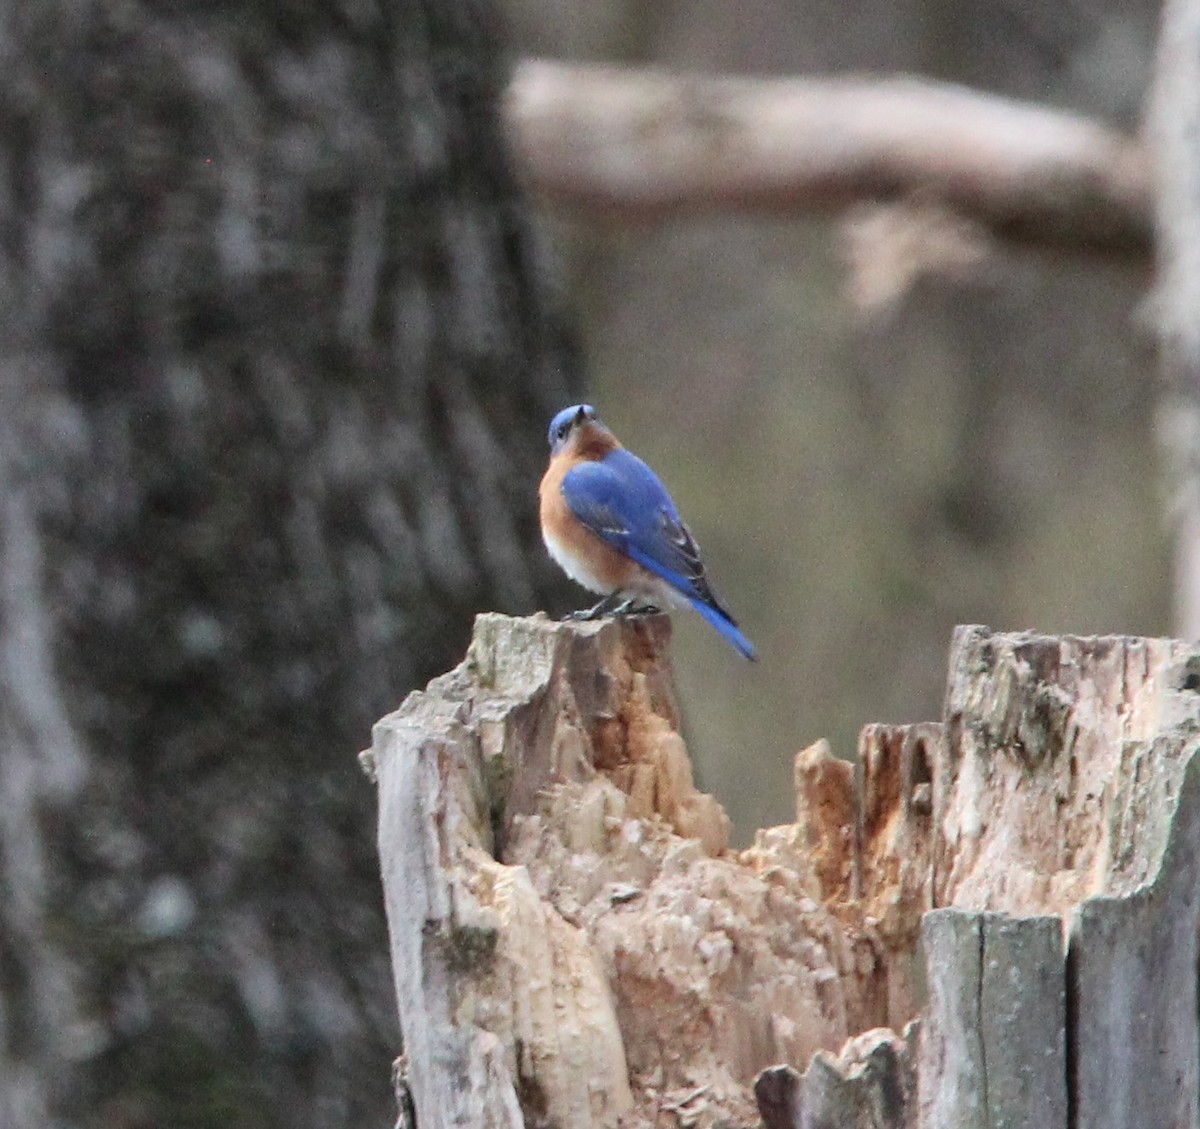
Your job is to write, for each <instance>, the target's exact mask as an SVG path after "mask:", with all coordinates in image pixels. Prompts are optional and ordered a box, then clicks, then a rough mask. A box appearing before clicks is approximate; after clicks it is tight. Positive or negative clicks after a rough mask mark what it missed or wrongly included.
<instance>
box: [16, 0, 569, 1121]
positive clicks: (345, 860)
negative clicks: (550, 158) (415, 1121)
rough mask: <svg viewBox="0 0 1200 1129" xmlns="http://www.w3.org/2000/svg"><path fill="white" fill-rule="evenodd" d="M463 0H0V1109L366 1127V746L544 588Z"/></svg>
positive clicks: (519, 267)
mask: <svg viewBox="0 0 1200 1129" xmlns="http://www.w3.org/2000/svg"><path fill="white" fill-rule="evenodd" d="M504 81H505V75H504V73H503V71H502V68H501V66H500V64H499V61H498V59H497V57H496V52H495V48H494V39H493V35H492V29H491V28H490V26H489V22H488V18H487V10H486V6H485V5H479V4H476V3H474V2H473V0H439V2H437V3H432V2H430V3H426V2H420V0H395V2H388V3H384V4H381V5H365V6H364V5H359V4H353V3H335V2H328V3H318V4H309V5H283V6H271V5H266V4H257V3H254V4H246V5H239V6H235V7H227V6H223V5H219V6H217V7H215V8H213V7H211V6H209V7H207V8H205V9H204V10H203V12H201V11H199V10H196V11H194V12H193V11H185V10H184V9H181V8H176V7H170V6H167V7H164V6H162V5H151V4H144V3H132V4H125V5H100V6H95V5H82V6H81V5H78V4H75V3H73V2H71V0H21V2H20V3H17V2H15V0H8V2H6V3H3V4H0V135H2V136H3V137H4V144H3V147H2V149H0V373H2V379H0V390H2V395H3V406H2V407H0V741H2V747H0V935H2V936H3V937H4V942H3V944H2V945H0V1124H3V1125H4V1126H6V1127H11V1129H33V1127H42V1126H48V1125H51V1124H55V1125H59V1124H67V1123H70V1124H74V1125H79V1126H101V1125H103V1126H106V1127H121V1126H163V1125H175V1126H208V1125H215V1124H220V1125H223V1126H263V1125H272V1124H279V1125H287V1126H290V1127H302V1126H307V1125H312V1126H317V1125H320V1126H322V1127H329V1126H339V1125H347V1126H349V1125H354V1126H356V1127H361V1126H365V1125H369V1124H380V1123H382V1122H383V1121H384V1120H385V1119H390V1116H391V1115H390V1111H389V1106H390V1100H391V1099H390V1095H389V1094H388V1093H387V1092H386V1090H387V1088H386V1086H385V1085H383V1084H381V1077H380V1070H381V1069H383V1068H384V1067H385V1064H386V1063H387V1062H388V1061H389V1060H390V1059H391V1058H392V1057H394V1055H395V1052H396V1050H397V1047H398V1035H397V1032H396V1030H395V1020H394V1009H393V1006H392V1004H391V1001H390V999H389V989H388V984H389V973H388V968H387V963H386V958H385V944H384V941H383V936H384V932H383V930H384V924H383V917H382V914H381V913H380V910H379V908H378V875H377V871H376V869H375V866H374V861H373V850H372V843H371V836H372V827H371V808H370V795H369V790H367V789H366V788H364V786H363V783H362V781H361V778H360V776H359V774H358V773H357V771H356V770H355V769H354V763H353V759H352V757H353V754H354V752H355V751H356V750H357V749H358V748H360V747H361V744H362V741H363V738H364V736H365V734H366V732H367V730H368V727H369V725H370V723H371V721H372V720H373V719H374V718H376V717H378V716H379V714H380V713H381V712H383V711H384V710H386V709H387V708H389V706H390V705H391V704H392V703H394V702H395V701H396V700H398V699H399V697H400V696H401V694H402V693H403V692H405V691H406V690H407V689H409V688H410V687H412V686H413V685H416V684H418V683H420V682H423V681H424V680H425V679H426V678H428V677H429V676H430V675H431V674H433V673H434V672H435V671H436V670H438V669H444V667H445V665H447V663H448V662H449V660H450V658H451V657H452V656H453V655H454V654H456V653H459V652H460V651H461V647H462V646H463V645H464V643H465V641H466V638H467V635H468V634H469V618H470V613H471V612H472V611H473V610H477V609H479V608H481V607H484V606H490V607H496V606H500V607H509V608H513V609H517V608H525V609H529V608H531V607H533V606H535V605H536V604H537V603H538V602H539V601H541V600H544V599H545V598H546V597H547V596H548V595H551V594H552V593H553V592H554V591H555V590H556V588H555V585H556V583H557V582H556V581H554V580H553V579H552V578H551V575H550V572H549V569H548V568H547V567H546V566H545V565H544V564H543V554H542V552H541V547H540V545H539V544H538V543H537V542H538V537H537V532H536V527H535V524H534V517H533V514H534V507H533V506H532V505H531V504H530V501H529V499H530V498H531V497H532V491H533V489H534V484H535V483H536V478H537V473H538V467H539V464H540V462H541V460H542V457H543V452H542V443H541V436H542V434H543V428H544V425H545V420H546V419H547V418H548V417H549V415H550V414H551V413H552V411H553V410H554V409H555V408H556V407H559V406H561V404H562V402H563V401H564V399H566V398H567V397H568V396H569V393H570V390H571V388H572V386H573V385H574V383H575V377H574V371H573V370H574V361H573V352H572V349H571V348H570V345H569V341H568V337H567V334H566V333H565V332H564V328H563V319H562V316H561V313H560V310H559V308H558V300H557V296H556V292H555V290H554V288H553V286H552V285H550V283H549V282H548V281H547V276H546V275H545V269H546V264H545V261H544V258H545V256H544V249H543V247H542V246H541V244H540V242H539V239H538V237H537V234H536V232H535V231H534V230H533V228H532V226H531V224H530V221H529V216H528V213H527V211H526V209H525V207H524V205H523V202H522V200H521V198H520V195H519V193H518V192H517V191H516V190H515V188H514V184H513V180H512V177H511V176H510V171H509V161H508V157H507V154H506V152H505V149H504V145H503V142H502V138H501V136H500V132H499V128H498V122H497V120H496V97H497V94H498V91H499V90H500V89H501V87H502V86H503V83H504Z"/></svg>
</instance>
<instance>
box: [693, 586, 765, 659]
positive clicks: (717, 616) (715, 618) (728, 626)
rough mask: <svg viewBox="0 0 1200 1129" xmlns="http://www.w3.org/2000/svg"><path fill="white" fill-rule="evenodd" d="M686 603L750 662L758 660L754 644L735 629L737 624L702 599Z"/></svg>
mask: <svg viewBox="0 0 1200 1129" xmlns="http://www.w3.org/2000/svg"><path fill="white" fill-rule="evenodd" d="M688 603H690V604H691V605H692V607H693V608H695V609H696V611H698V612H699V613H700V614H701V615H702V616H704V618H705V619H706V620H708V622H709V623H711V624H712V625H713V627H715V628H716V629H717V631H719V632H720V633H721V636H722V637H723V638H724V639H726V640H727V641H728V642H729V643H732V644H733V646H735V647H736V648H737V649H738V650H739V651H740V652H741V653H742V654H743V655H744V656H745V657H746V658H748V659H749V660H750V661H751V662H757V661H758V652H757V651H756V650H755V649H754V644H753V643H751V642H750V640H749V639H747V638H746V636H745V635H743V634H742V633H741V632H740V631H739V630H738V629H737V625H736V624H735V623H734V622H733V621H732V620H730V619H728V618H726V617H725V616H723V615H722V614H721V613H720V612H719V611H717V609H716V608H714V607H710V606H709V605H708V604H706V603H704V602H703V601H702V600H695V599H691V600H689V601H688Z"/></svg>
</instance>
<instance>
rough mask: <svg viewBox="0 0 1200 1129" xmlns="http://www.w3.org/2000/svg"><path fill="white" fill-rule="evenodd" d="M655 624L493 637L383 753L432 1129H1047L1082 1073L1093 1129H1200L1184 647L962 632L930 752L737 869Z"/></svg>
mask: <svg viewBox="0 0 1200 1129" xmlns="http://www.w3.org/2000/svg"><path fill="white" fill-rule="evenodd" d="M669 631H670V627H669V621H668V620H667V619H666V618H665V617H661V616H655V617H637V618H627V619H620V620H604V621H600V622H596V623H553V622H550V621H549V620H547V619H545V618H544V617H540V616H539V617H533V618H531V619H509V618H505V617H501V616H495V615H488V616H481V617H480V618H479V620H478V621H477V624H476V630H475V638H474V641H473V643H472V646H471V649H470V652H469V653H468V656H467V659H466V660H465V661H464V662H463V663H462V664H461V665H460V666H459V667H458V668H456V669H455V670H454V671H452V672H450V673H449V674H447V675H444V676H443V677H441V678H439V679H436V680H435V681H434V682H432V683H431V684H430V685H429V687H428V688H427V689H426V690H425V691H424V692H420V693H415V694H413V695H411V696H410V697H409V698H408V700H407V701H406V702H405V703H404V705H403V706H402V707H401V709H400V710H398V711H397V712H396V713H394V714H392V715H390V716H389V717H387V718H384V719H383V720H382V721H381V722H380V723H379V724H378V725H377V727H376V731H375V742H374V748H373V751H372V752H371V753H370V754H367V755H366V758H367V761H368V767H369V768H370V769H371V770H372V771H373V772H374V773H375V774H376V777H377V781H378V787H379V803H380V818H379V847H380V856H381V861H382V867H383V884H384V893H385V898H386V903H387V910H388V918H389V923H390V929H391V938H392V956H393V966H394V970H395V981H396V991H397V997H398V1000H399V1005H400V1016H401V1023H402V1027H403V1033H404V1044H405V1055H404V1058H403V1060H402V1068H401V1069H399V1070H398V1080H397V1083H398V1090H399V1092H400V1094H401V1097H402V1099H403V1102H404V1103H405V1104H402V1110H403V1109H412V1110H413V1111H414V1112H415V1119H416V1124H417V1125H418V1126H419V1127H420V1129H434V1127H442V1126H446V1127H449V1126H457V1127H467V1126H471V1127H474V1126H495V1127H517V1126H529V1127H531V1129H532V1127H534V1126H545V1127H550V1126H553V1127H555V1129H584V1127H597V1129H598V1127H601V1126H614V1127H617V1126H620V1127H623V1129H649V1127H651V1126H653V1127H656V1129H659V1127H668V1126H670V1127H674V1126H679V1127H685V1129H716V1127H718V1126H725V1127H729V1129H732V1127H735V1126H747V1127H750V1126H755V1127H757V1126H759V1125H762V1124H764V1123H765V1124H766V1125H767V1126H768V1129H800V1127H802V1126H803V1127H817V1126H824V1125H839V1126H841V1125H846V1126H854V1127H856V1129H868V1127H873V1129H901V1127H911V1126H917V1125H921V1126H931V1127H933V1126H937V1127H940V1126H947V1127H949V1126H955V1127H957V1126H970V1125H979V1126H1001V1125H1013V1126H1016V1125H1033V1124H1037V1125H1039V1126H1046V1127H1047V1129H1054V1127H1056V1126H1062V1127H1063V1129H1065V1127H1066V1124H1067V1122H1066V1117H1067V1113H1066V1111H1067V1108H1068V1102H1067V1088H1068V1082H1069V1079H1068V1071H1067V1066H1066V1063H1067V1059H1068V1054H1071V1055H1072V1056H1073V1061H1074V1063H1075V1068H1074V1072H1073V1075H1072V1078H1073V1080H1074V1082H1073V1084H1074V1085H1075V1086H1076V1087H1077V1091H1076V1093H1075V1094H1074V1095H1073V1100H1074V1103H1075V1109H1076V1110H1078V1111H1080V1114H1079V1116H1081V1117H1082V1113H1083V1111H1087V1112H1088V1116H1087V1117H1086V1118H1085V1119H1082V1120H1079V1121H1078V1122H1077V1123H1078V1124H1080V1125H1083V1124H1087V1125H1089V1126H1097V1125H1102V1126H1107V1125H1113V1126H1116V1125H1128V1124H1134V1123H1140V1124H1147V1125H1149V1124H1162V1125H1195V1124H1196V1120H1197V1106H1196V1095H1195V1091H1196V1087H1197V1078H1196V1074H1197V1063H1198V1062H1200V1054H1198V1044H1197V1035H1196V1006H1195V1000H1196V998H1197V996H1196V983H1195V980H1196V967H1197V959H1196V957H1197V954H1196V936H1197V908H1196V890H1197V887H1198V886H1200V883H1198V882H1197V878H1198V877H1200V876H1198V875H1197V873H1196V871H1197V857H1198V855H1200V845H1198V843H1197V842H1196V840H1198V839H1200V812H1198V811H1196V803H1197V800H1196V798H1195V797H1194V796H1193V793H1194V792H1196V790H1197V788H1198V787H1200V783H1197V782H1195V781H1193V780H1192V778H1193V776H1195V775H1196V773H1195V772H1193V771H1192V770H1191V768H1190V765H1191V763H1192V757H1191V753H1192V751H1193V749H1194V747H1195V741H1196V736H1195V735H1196V734H1197V733H1200V723H1198V719H1200V693H1198V692H1197V691H1200V651H1195V650H1194V649H1192V648H1190V647H1187V646H1185V645H1184V644H1180V643H1172V642H1169V641H1162V640H1140V639H1069V638H1064V639H1057V638H1047V637H1037V636H1026V635H997V634H993V633H990V632H988V631H986V630H985V629H983V628H960V629H959V631H958V632H957V634H956V636H955V642H954V646H953V649H952V655H951V674H950V682H949V688H948V694H947V704H946V714H945V718H944V720H943V723H941V724H934V723H928V724H923V725H915V726H879V725H873V726H868V727H867V728H866V729H865V730H864V731H863V735H862V738H861V740H860V747H859V750H858V753H859V755H858V761H857V764H856V766H854V767H851V765H850V764H849V763H847V762H844V761H840V760H837V759H836V758H834V757H833V756H832V754H831V752H830V750H829V748H828V747H827V746H826V745H825V743H824V742H818V743H817V744H816V745H814V746H812V747H810V748H808V749H805V750H804V751H803V752H801V753H800V754H798V755H797V757H796V762H795V791H796V822H795V823H793V824H789V825H786V826H783V827H774V828H769V829H766V830H762V831H759V832H758V833H757V835H756V837H755V840H754V843H753V845H752V846H751V847H749V848H748V849H746V850H743V851H733V850H731V849H730V848H729V846H728V843H729V824H728V820H727V819H726V817H725V813H724V811H723V810H722V809H721V807H720V805H719V804H718V803H717V801H716V800H715V799H714V798H713V797H711V796H707V795H704V794H703V793H700V792H698V791H697V790H696V788H695V786H694V783H693V779H692V773H691V766H690V763H689V761H688V757H687V751H686V749H685V747H684V743H683V740H682V738H681V737H680V734H679V717H678V709H677V706H676V702H675V698H674V689H673V680H672V674H671V667H670V660H669V656H668V645H669ZM730 755H736V750H731V753H730ZM1189 805H1190V806H1189ZM1185 809H1186V812H1185ZM1186 813H1190V815H1186ZM1164 859H1167V860H1171V865H1170V866H1168V865H1167V864H1166V863H1165V862H1164ZM935 905H937V906H940V907H952V908H940V909H938V910H937V911H936V912H933V913H927V911H929V910H931V909H932V908H933V907H934V906H935ZM1001 911H1005V912H1001ZM1064 921H1066V922H1067V925H1066V926H1064V924H1063V923H1064ZM1064 936H1069V938H1070V945H1071V954H1072V961H1071V964H1070V966H1068V964H1067V962H1066V948H1065V941H1064ZM922 937H923V941H924V943H923V944H920V943H919V942H920V941H921V940H922ZM1068 968H1070V975H1071V976H1072V977H1073V978H1074V979H1073V980H1072V981H1071V988H1072V990H1071V992H1070V993H1068V991H1067V985H1068ZM1158 970H1162V972H1163V973H1164V974H1165V975H1168V976H1169V977H1170V981H1169V983H1167V982H1164V977H1163V976H1158V977H1157V982H1156V972H1157V971H1158ZM1068 999H1071V1000H1073V1004H1072V1006H1070V1007H1068V1005H1067V1001H1068ZM1139 1000H1140V1001H1145V1000H1150V1001H1152V1004H1153V1007H1154V1008H1155V1011H1154V1012H1153V1014H1152V1015H1150V1017H1149V1018H1147V1013H1146V1008H1145V1006H1144V1003H1139ZM922 1009H924V1011H923V1013H922ZM918 1017H920V1018H921V1022H920V1023H914V1022H911V1021H913V1020H916V1019H918ZM1135 1023H1136V1024H1141V1025H1142V1027H1141V1028H1139V1030H1141V1031H1142V1033H1141V1034H1138V1033H1136V1032H1135V1031H1134V1024H1135ZM1147 1025H1148V1026H1147ZM898 1033H899V1034H898ZM1189 1055H1190V1058H1189V1057H1188V1056H1189ZM1088 1056H1097V1057H1096V1061H1088ZM1113 1056H1117V1057H1120V1058H1121V1062H1120V1063H1118V1064H1113V1063H1111V1061H1110V1060H1111V1059H1112V1058H1113ZM1143 1057H1145V1058H1146V1059H1150V1058H1153V1059H1154V1061H1153V1063H1151V1064H1147V1063H1143V1062H1142V1058H1143ZM1171 1077H1175V1078H1178V1079H1182V1083H1183V1084H1182V1086H1176V1087H1174V1088H1173V1089H1172V1088H1171V1086H1170V1085H1169V1079H1170V1078H1171ZM1134 1110H1142V1111H1146V1110H1150V1111H1154V1116H1149V1115H1147V1116H1134V1115H1133V1113H1131V1112H1130V1111H1134ZM1158 1112H1161V1113H1162V1117H1161V1118H1160V1117H1158V1116H1157V1114H1158ZM1123 1115H1124V1116H1125V1119H1124V1120H1122V1116H1123ZM1130 1118H1132V1120H1131V1119H1130Z"/></svg>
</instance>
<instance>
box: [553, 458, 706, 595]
mask: <svg viewBox="0 0 1200 1129" xmlns="http://www.w3.org/2000/svg"><path fill="white" fill-rule="evenodd" d="M562 491H563V497H564V498H565V499H566V503H567V505H568V506H569V507H570V509H571V512H572V513H573V514H574V515H575V516H576V517H577V518H579V520H580V521H582V522H583V523H584V525H586V526H587V527H588V528H589V529H590V530H591V531H592V532H593V533H596V534H598V535H599V536H600V537H602V538H603V539H604V540H605V541H606V542H608V544H610V545H611V546H612V547H613V548H614V549H616V550H618V552H621V553H624V554H625V555H626V556H627V557H632V558H633V559H634V560H635V561H637V562H638V563H639V564H640V565H643V566H644V567H646V568H648V569H649V570H650V571H651V572H653V573H654V574H655V575H657V576H660V577H662V579H663V580H665V581H666V582H667V583H668V584H670V585H672V586H673V587H675V588H678V589H679V590H680V592H682V593H683V594H684V595H687V596H692V597H694V598H697V599H703V598H704V588H705V587H707V586H706V585H704V566H703V565H702V564H701V563H700V554H699V550H698V549H697V547H696V542H695V541H694V540H693V538H692V535H691V534H690V533H689V532H688V529H687V526H685V525H684V524H683V522H682V520H681V519H680V517H679V511H678V510H677V509H676V508H675V503H674V502H673V501H672V500H671V495H670V494H668V493H667V488H666V487H665V486H663V484H662V483H661V482H660V481H659V479H658V476H657V475H656V474H655V473H654V471H652V470H651V469H650V468H649V467H648V466H647V465H646V464H645V463H644V462H642V460H641V459H639V458H638V457H637V456H636V455H631V454H630V453H629V452H628V451H626V450H625V449H624V448H621V449H619V450H616V451H612V452H610V453H609V454H608V455H606V456H605V457H604V458H603V459H602V460H601V461H599V462H587V463H580V464H579V465H578V466H576V467H573V468H572V469H571V470H570V471H568V472H567V474H566V476H565V477H564V478H563V485H562Z"/></svg>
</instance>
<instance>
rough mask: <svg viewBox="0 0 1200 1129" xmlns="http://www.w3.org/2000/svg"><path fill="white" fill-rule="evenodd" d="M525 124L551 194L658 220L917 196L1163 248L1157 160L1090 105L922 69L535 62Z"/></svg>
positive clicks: (527, 157) (1077, 245)
mask: <svg viewBox="0 0 1200 1129" xmlns="http://www.w3.org/2000/svg"><path fill="white" fill-rule="evenodd" d="M506 118H507V123H508V127H509V133H510V136H511V139H512V143H513V145H514V147H515V149H516V152H517V154H518V156H519V158H520V161H521V162H522V164H523V166H524V168H525V171H526V174H527V176H528V178H529V180H530V181H531V183H532V185H533V187H534V188H535V189H536V191H537V192H538V193H539V194H540V195H541V196H542V197H543V198H545V199H547V200H548V201H550V202H552V203H554V204H558V205H565V206H570V207H573V208H577V209H583V210H587V211H589V212H593V213H600V214H607V215H611V216H613V217H614V218H616V217H626V218H629V219H636V218H641V219H648V218H656V217H661V216H664V215H677V214H680V213H684V212H689V211H690V212H697V211H709V212H712V211H726V212H733V211H736V212H783V213H791V214H795V213H799V212H804V211H813V210H821V211H831V210H841V209H844V208H846V207H847V206H848V205H851V204H853V203H855V202H860V201H871V202H891V201H897V200H916V201H919V202H921V203H925V204H940V205H944V206H946V207H948V208H950V209H951V210H953V211H955V212H958V213H961V214H962V215H964V216H967V217H970V218H973V219H975V220H977V221H979V222H980V223H982V224H983V225H984V226H986V227H987V228H988V229H990V230H991V231H993V232H994V233H996V234H997V235H999V236H1002V237H1005V238H1010V239H1015V240H1019V241H1024V242H1032V243H1036V244H1044V245H1049V246H1054V247H1058V248H1068V249H1079V250H1094V251H1103V252H1115V253H1125V254H1133V255H1138V256H1146V255H1148V254H1149V251H1150V247H1151V240H1152V228H1153V223H1152V196H1153V189H1152V178H1151V168H1150V160H1149V156H1148V154H1147V152H1146V149H1145V147H1144V146H1143V145H1142V144H1141V142H1140V141H1138V140H1137V139H1135V138H1133V137H1130V136H1128V135H1126V134H1123V133H1121V132H1120V131H1118V130H1116V129H1113V128H1112V127H1109V126H1107V125H1104V124H1102V123H1099V122H1096V121H1092V120H1089V119H1087V118H1084V117H1082V116H1080V115H1077V114H1072V113H1068V112H1066V111H1062V110H1053V109H1049V108H1047V107H1045V106H1040V105H1036V104H1032V103H1025V102H1019V101H1016V100H1014V99H1009V98H1003V97H1000V96H998V95H992V94H985V93H981V92H978V91H974V90H970V89H967V88H965V87H961V86H954V85H950V84H946V83H939V82H935V81H933V80H929V79H918V78H912V77H890V78H871V77H866V76H859V77H851V78H789V79H765V78H756V79H751V78H728V77H716V76H711V75H700V74H668V73H663V72H659V71H650V70H635V69H631V68H617V67H612V66H585V65H577V64H564V63H556V62H549V61H545V60H527V61H524V62H522V63H520V64H519V65H518V66H517V67H516V70H515V72H514V75H513V78H512V81H511V83H510V85H509V89H508V93H507V98H506Z"/></svg>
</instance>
